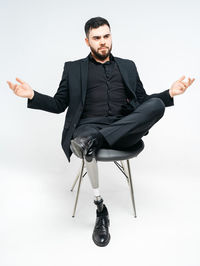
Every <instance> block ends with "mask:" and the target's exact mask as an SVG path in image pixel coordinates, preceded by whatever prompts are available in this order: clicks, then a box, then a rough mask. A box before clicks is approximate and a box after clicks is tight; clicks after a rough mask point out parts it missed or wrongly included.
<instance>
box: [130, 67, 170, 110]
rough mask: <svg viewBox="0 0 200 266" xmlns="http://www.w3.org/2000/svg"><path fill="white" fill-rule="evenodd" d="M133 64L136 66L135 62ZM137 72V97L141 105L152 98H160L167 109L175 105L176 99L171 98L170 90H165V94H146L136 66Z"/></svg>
mask: <svg viewBox="0 0 200 266" xmlns="http://www.w3.org/2000/svg"><path fill="white" fill-rule="evenodd" d="M133 64H134V66H135V63H134V62H133ZM135 70H136V79H137V85H136V96H137V100H138V102H139V103H140V104H141V103H143V102H144V101H146V100H148V99H150V98H160V99H161V100H162V101H163V103H164V105H165V106H166V107H168V106H172V105H174V98H172V97H171V96H170V94H169V89H168V90H165V91H163V92H160V93H153V94H150V95H148V94H147V93H146V91H145V89H144V87H143V84H142V82H141V80H140V77H139V74H138V71H137V68H136V66H135Z"/></svg>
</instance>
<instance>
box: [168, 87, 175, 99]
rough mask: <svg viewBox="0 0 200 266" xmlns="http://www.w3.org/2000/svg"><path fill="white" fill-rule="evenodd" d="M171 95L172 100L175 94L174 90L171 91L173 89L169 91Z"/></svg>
mask: <svg viewBox="0 0 200 266" xmlns="http://www.w3.org/2000/svg"><path fill="white" fill-rule="evenodd" d="M169 95H170V96H171V98H173V97H174V94H173V92H172V90H171V89H169Z"/></svg>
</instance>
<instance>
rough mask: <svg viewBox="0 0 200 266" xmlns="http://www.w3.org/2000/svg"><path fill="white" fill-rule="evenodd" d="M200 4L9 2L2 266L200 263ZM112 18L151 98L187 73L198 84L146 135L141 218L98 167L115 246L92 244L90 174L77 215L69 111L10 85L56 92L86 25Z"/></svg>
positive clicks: (2, 89) (121, 184)
mask: <svg viewBox="0 0 200 266" xmlns="http://www.w3.org/2000/svg"><path fill="white" fill-rule="evenodd" d="M199 11H200V4H199V1H197V0H190V1H184V0H183V1H178V0H175V1H169V0H168V1H158V0H153V1H145V0H140V1H139V0H138V1H126V0H124V1H120V2H117V1H114V0H110V1H108V0H107V1H105V0H101V1H90V0H85V1H76V0H73V1H68V0H65V1H64V0H57V1H50V0H48V1H47V0H46V1H41V0H40V1H39V0H35V1H25V0H21V1H14V0H13V1H10V0H7V1H4V2H3V1H1V2H0V25H1V28H0V36H1V41H0V47H1V49H0V58H1V63H0V113H1V127H0V264H1V265H2V266H8V265H9V266H11V265H12V266H18V265H19V266H23V265H29V266H32V265H34V266H36V265H37V266H40V265H42V266H44V265H48V266H51V265H59V266H62V265H67V264H69V265H80V264H87V265H102V264H105V265H111V264H116V265H121V264H124V263H126V264H128V263H133V265H137V266H146V265H148V266H151V265H152V266H158V265H159V266H160V265H162V266H165V265H167V266H168V265H170V266H175V265H176V266H177V265H180V266H188V265H190V266H197V265H198V266H199V265H200V256H199V253H198V251H199V244H200V243H199V242H200V228H199V224H200V207H199V206H200V193H199V192H200V171H199V170H200V166H199V155H200V154H199V129H200V128H199V97H200V93H199V81H200V79H199V69H200V63H199V62H200V56H199V55H200V52H199V47H200V37H199V27H200V18H199ZM95 16H102V17H105V18H106V19H108V21H109V22H110V25H111V31H112V37H113V50H112V53H113V55H114V56H118V57H122V58H129V59H131V60H133V61H134V62H135V63H136V66H137V68H138V72H139V75H140V78H141V80H142V82H143V85H144V88H145V89H146V91H147V93H148V94H151V93H154V92H161V91H164V90H166V89H168V88H169V87H170V86H171V84H172V83H173V82H174V81H175V80H177V79H178V78H180V77H181V76H182V75H186V77H191V78H193V77H194V78H196V80H195V82H194V83H193V85H192V86H191V87H189V88H188V90H187V91H186V92H185V94H183V95H180V96H176V97H175V99H174V102H175V105H174V106H173V107H169V108H167V109H166V112H165V115H164V117H163V118H162V119H161V120H160V121H159V122H158V123H157V124H156V125H155V126H154V127H153V128H152V129H151V130H150V133H149V134H148V135H147V136H145V137H144V138H143V140H144V142H145V149H144V151H143V152H142V153H141V154H140V155H139V156H138V158H136V159H133V160H131V168H132V173H133V182H134V188H135V197H136V207H137V214H138V217H137V218H136V219H135V218H133V214H132V206H131V201H130V195H129V190H128V186H127V183H126V180H125V179H124V177H123V176H121V174H120V172H119V171H118V170H117V169H115V168H114V165H113V164H111V163H101V164H100V165H99V169H100V171H99V175H100V191H101V194H102V197H103V198H104V201H105V203H106V205H107V207H108V210H109V214H110V220H111V226H110V233H111V241H110V243H109V245H108V246H107V247H105V248H100V247H97V246H96V245H95V244H94V243H93V242H92V238H91V235H92V231H93V226H94V222H95V207H94V204H93V192H92V189H91V186H90V183H89V180H88V177H86V178H85V179H84V182H83V185H82V190H81V194H80V201H79V204H78V208H77V214H76V217H75V218H72V217H71V215H72V210H73V204H74V200H75V192H74V193H71V192H70V187H71V184H72V183H73V180H74V178H75V176H76V173H77V171H78V168H79V164H80V161H79V159H78V158H75V157H74V156H72V157H71V159H72V160H71V163H68V161H67V158H66V156H65V154H64V152H63V151H62V148H61V136H62V129H63V125H64V116H65V113H62V114H59V115H56V114H52V113H47V112H44V111H40V110H33V109H28V108H27V100H26V99H23V98H19V97H17V96H16V95H14V94H13V92H12V91H11V90H10V89H9V87H8V85H7V83H6V80H10V81H12V82H15V78H16V77H19V78H21V79H22V80H25V81H26V82H28V83H29V84H30V85H31V86H32V88H33V89H35V90H37V91H39V92H41V93H43V94H47V95H51V96H53V95H54V94H55V92H56V91H57V88H58V84H59V82H60V79H61V75H62V72H63V67H64V62H65V61H68V60H75V59H79V58H84V57H86V56H87V55H88V53H89V49H88V47H87V46H86V44H85V42H84V38H85V35H84V24H85V22H86V21H87V20H88V19H90V18H91V17H95Z"/></svg>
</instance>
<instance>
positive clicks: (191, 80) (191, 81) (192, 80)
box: [189, 78, 195, 86]
mask: <svg viewBox="0 0 200 266" xmlns="http://www.w3.org/2000/svg"><path fill="white" fill-rule="evenodd" d="M189 80H190V84H189V86H190V85H192V83H193V82H194V81H195V79H194V78H193V79H190V78H189Z"/></svg>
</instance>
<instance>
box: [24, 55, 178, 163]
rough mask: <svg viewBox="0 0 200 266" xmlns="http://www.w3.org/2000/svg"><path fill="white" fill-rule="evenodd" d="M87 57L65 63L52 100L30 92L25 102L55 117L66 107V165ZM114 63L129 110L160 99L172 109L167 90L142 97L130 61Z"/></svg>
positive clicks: (84, 87) (81, 101) (80, 108)
mask: <svg viewBox="0 0 200 266" xmlns="http://www.w3.org/2000/svg"><path fill="white" fill-rule="evenodd" d="M88 57H89V56H87V57H86V58H83V59H79V60H76V61H69V62H65V64H64V70H63V74H62V79H61V81H60V84H59V87H58V90H57V92H56V93H55V95H54V96H53V97H51V96H48V95H45V94H42V93H39V92H37V91H35V90H34V97H33V99H32V100H30V99H28V102H27V107H28V108H32V109H40V110H44V111H47V112H52V113H57V114H59V113H61V112H64V111H65V110H66V108H67V107H68V110H67V113H66V117H65V123H64V128H63V132H62V141H61V145H62V148H63V150H64V152H65V154H66V156H67V158H68V160H69V161H70V156H71V154H72V152H71V150H70V140H71V138H72V135H73V132H74V130H75V128H76V126H77V125H78V122H79V119H80V117H81V114H82V111H83V107H84V102H85V96H86V90H87V77H88V60H89V58H88ZM114 59H115V61H116V63H117V65H118V67H119V70H120V72H121V75H122V78H123V80H124V82H125V84H126V86H127V88H128V89H129V90H130V92H131V95H132V97H131V98H130V104H131V105H132V106H133V108H136V107H137V106H138V105H139V104H141V103H143V102H144V101H146V100H148V99H149V98H152V97H158V98H160V99H161V100H162V101H163V102H164V104H165V106H172V105H174V101H173V98H171V96H170V95H169V90H165V91H163V92H161V93H155V94H151V95H147V94H146V92H145V90H144V88H143V85H142V82H141V81H140V78H139V75H138V72H137V68H136V66H135V63H134V62H133V61H131V60H128V59H122V58H118V57H114Z"/></svg>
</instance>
